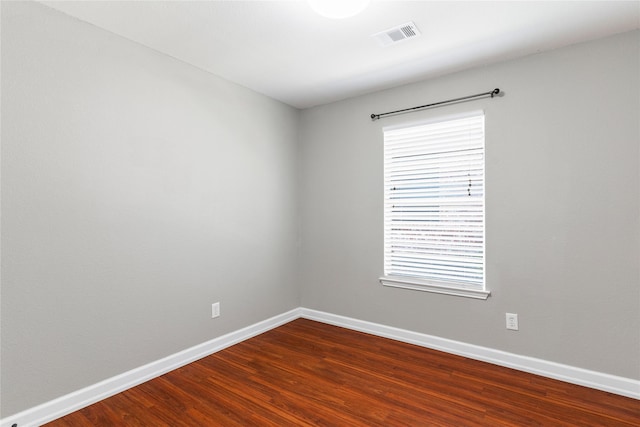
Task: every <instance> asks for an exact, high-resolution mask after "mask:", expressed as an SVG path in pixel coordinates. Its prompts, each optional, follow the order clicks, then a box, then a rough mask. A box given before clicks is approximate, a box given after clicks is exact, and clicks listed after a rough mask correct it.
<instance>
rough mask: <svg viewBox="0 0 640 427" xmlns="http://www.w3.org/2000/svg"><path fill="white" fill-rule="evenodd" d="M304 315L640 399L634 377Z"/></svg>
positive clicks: (320, 315) (378, 326)
mask: <svg viewBox="0 0 640 427" xmlns="http://www.w3.org/2000/svg"><path fill="white" fill-rule="evenodd" d="M301 317H303V318H305V319H310V320H316V321H318V322H323V323H328V324H330V325H335V326H342V327H344V328H348V329H353V330H356V331H360V332H366V333H369V334H372V335H377V336H380V337H385V338H391V339H393V340H397V341H402V342H406V343H410V344H416V345H419V346H422V347H427V348H431V349H434V350H440V351H444V352H447V353H452V354H457V355H459V356H464V357H468V358H470V359H475V360H481V361H483V362H489V363H493V364H494V365H499V366H505V367H507V368H513V369H517V370H519V371H524V372H529V373H532V374H536V375H541V376H543V377H548V378H553V379H557V380H560V381H565V382H568V383H571V384H577V385H581V386H585V387H590V388H594V389H597V390H602V391H607V392H609V393H615V394H619V395H622V396H627V397H631V398H634V399H640V381H638V380H632V379H630V378H624V377H618V376H615V375H610V374H605V373H602V372H596V371H590V370H587V369H582V368H576V367H574V366H569V365H563V364H560V363H555V362H549V361H547V360H542V359H536V358H534V357H528V356H521V355H518V354H513V353H507V352H506V351H501V350H494V349H491V348H487V347H480V346H477V345H473V344H466V343H463V342H459V341H453V340H449V339H445V338H440V337H435V336H432V335H427V334H422V333H418V332H412V331H407V330H404V329H399V328H394V327H391V326H385V325H381V324H377V323H371V322H366V321H363V320H357V319H352V318H350V317H344V316H338V315H335V314H331V313H325V312H322V311H317V310H311V309H308V308H301Z"/></svg>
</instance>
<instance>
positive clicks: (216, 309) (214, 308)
mask: <svg viewBox="0 0 640 427" xmlns="http://www.w3.org/2000/svg"><path fill="white" fill-rule="evenodd" d="M219 316H220V303H219V302H214V303H213V304H211V318H212V319H215V318H216V317H219Z"/></svg>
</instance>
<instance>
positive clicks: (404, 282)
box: [379, 110, 491, 300]
mask: <svg viewBox="0 0 640 427" xmlns="http://www.w3.org/2000/svg"><path fill="white" fill-rule="evenodd" d="M477 116H482V156H483V157H482V165H483V166H482V180H483V191H482V286H478V285H477V284H469V283H458V282H455V281H439V280H434V279H433V278H427V277H424V276H422V277H418V276H408V275H407V276H405V275H388V274H387V271H385V273H384V275H383V276H381V277H380V278H379V280H380V283H381V284H382V285H384V286H389V287H396V288H403V289H411V290H418V291H425V292H432V293H438V294H446V295H454V296H461V297H467V298H474V299H481V300H486V299H487V298H488V297H489V296H490V295H491V292H490V291H489V290H487V285H486V283H487V280H486V279H487V277H486V194H485V190H486V129H485V113H484V111H483V110H474V111H469V112H465V113H462V114H455V115H446V116H438V117H434V118H432V119H429V120H423V121H417V122H409V123H402V124H398V125H393V126H387V127H384V128H383V129H382V130H383V151H384V156H385V159H386V155H387V149H388V148H387V144H388V142H387V133H389V132H392V131H396V130H403V129H410V128H415V127H421V126H428V125H435V124H439V123H444V122H448V121H455V120H459V119H465V118H470V117H477ZM383 172H384V176H385V177H386V176H387V162H386V160H385V163H384V166H383ZM385 179H386V178H385ZM386 185H387V184H386V182H385V184H384V187H383V188H384V206H385V213H384V225H383V227H386V225H387V198H388V194H387V187H386ZM383 239H384V247H385V254H384V258H385V259H384V265H385V269H386V266H387V265H388V263H387V256H388V255H387V252H386V247H387V231H386V228H385V235H384V238H383Z"/></svg>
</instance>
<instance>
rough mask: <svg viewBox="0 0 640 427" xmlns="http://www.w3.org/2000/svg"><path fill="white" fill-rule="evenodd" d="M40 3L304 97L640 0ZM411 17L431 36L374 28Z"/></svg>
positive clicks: (301, 104)
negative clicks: (350, 9) (333, 14)
mask: <svg viewBox="0 0 640 427" xmlns="http://www.w3.org/2000/svg"><path fill="white" fill-rule="evenodd" d="M42 3H44V4H46V5H48V6H50V7H53V8H55V9H58V10H60V11H62V12H65V13H67V14H69V15H72V16H75V17H77V18H79V19H81V20H83V21H87V22H90V23H92V24H94V25H96V26H98V27H102V28H104V29H107V30H109V31H111V32H113V33H116V34H119V35H121V36H123V37H126V38H128V39H130V40H133V41H136V42H138V43H140V44H142V45H145V46H147V47H150V48H152V49H155V50H157V51H160V52H163V53H166V54H167V55H170V56H172V57H175V58H178V59H180V60H182V61H185V62H187V63H190V64H192V65H195V66H196V67H199V68H201V69H203V70H206V71H209V72H211V73H213V74H216V75H218V76H221V77H224V78H225V79H227V80H230V81H233V82H235V83H238V84H240V85H243V86H246V87H248V88H251V89H253V90H255V91H257V92H260V93H263V94H265V95H268V96H270V97H272V98H275V99H278V100H280V101H283V102H285V103H287V104H290V105H292V106H294V107H298V108H306V107H311V106H315V105H320V104H325V103H329V102H333V101H337V100H340V99H344V98H348V97H352V96H356V95H361V94H364V93H369V92H374V91H377V90H380V89H385V88H389V87H393V86H397V85H400V84H405V83H408V82H413V81H417V80H421V79H424V78H428V77H434V76H438V75H442V74H446V73H450V72H454V71H459V70H462V69H466V68H470V67H474V66H478V65H482V64H488V63H492V62H497V61H503V60H506V59H511V58H516V57H521V56H525V55H529V54H533V53H536V52H540V51H544V50H549V49H554V48H558V47H561V46H566V45H569V44H574V43H578V42H581V41H586V40H591V39H596V38H600V37H604V36H607V35H611V34H616V33H620V32H624V31H630V30H632V29H636V28H640V0H636V1H525V2H509V1H497V2H495V1H465V2H463V1H396V0H386V1H376V0H372V2H371V4H370V6H369V7H368V8H367V9H366V10H365V11H364V12H363V13H362V14H360V15H358V16H355V17H352V18H347V19H344V20H331V19H328V18H323V17H321V16H319V15H316V14H315V13H314V12H313V11H312V10H311V9H310V8H309V6H308V5H307V3H306V1H304V0H288V1H239V0H227V1H220V0H218V1H214V0H209V1H143V0H138V1H42ZM408 21H413V22H415V24H416V25H417V27H418V29H419V30H420V31H421V32H422V36H421V37H417V38H412V39H408V40H406V41H404V42H401V43H398V44H395V45H391V46H387V47H384V48H383V47H380V46H379V45H378V44H377V42H376V41H375V40H374V39H373V38H372V37H371V35H372V34H374V33H377V32H380V31H383V30H385V29H388V28H390V27H394V26H396V25H399V24H403V23H406V22H408Z"/></svg>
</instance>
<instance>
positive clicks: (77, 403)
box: [0, 307, 640, 427]
mask: <svg viewBox="0 0 640 427" xmlns="http://www.w3.org/2000/svg"><path fill="white" fill-rule="evenodd" d="M300 317H302V318H305V319H310V320H316V321H318V322H323V323H327V324H330V325H335V326H342V327H344V328H348V329H353V330H356V331H361V332H366V333H369V334H372V335H377V336H381V337H385V338H390V339H394V340H397V341H402V342H407V343H411V344H416V345H419V346H422V347H427V348H432V349H434V350H440V351H444V352H447V353H452V354H457V355H460V356H464V357H468V358H470V359H475V360H481V361H484V362H489V363H493V364H495V365H499V366H505V367H508V368H513V369H517V370H520V371H524V372H530V373H533V374H537V375H542V376H545V377H549V378H554V379H558V380H561V381H566V382H568V383H572V384H578V385H582V386H586V387H591V388H594V389H598V390H603V391H608V392H610V393H615V394H619V395H622V396H627V397H632V398H635V399H640V381H638V380H632V379H629V378H624V377H618V376H614V375H609V374H604V373H601V372H595V371H589V370H587V369H582V368H576V367H573V366H568V365H562V364H559V363H555V362H549V361H546V360H541V359H536V358H533V357H528V356H520V355H517V354H513V353H507V352H505V351H501V350H494V349H491V348H487V347H480V346H477V345H473V344H466V343H463V342H459V341H453V340H449V339H445V338H439V337H435V336H432V335H427V334H422V333H419V332H412V331H407V330H405V329H399V328H394V327H391V326H385V325H381V324H378V323H372V322H367V321H363V320H358V319H353V318H350V317H344V316H338V315H335V314H331V313H326V312H322V311H317V310H311V309H308V308H302V307H301V308H296V309H293V310H290V311H288V312H286V313H283V314H280V315H278V316H274V317H272V318H270V319H267V320H264V321H262V322H258V323H256V324H253V325H251V326H248V327H246V328H243V329H240V330H238V331H235V332H231V333H229V334H226V335H223V336H221V337H218V338H215V339H212V340H211V341H207V342H205V343H202V344H200V345H197V346H194V347H191V348H188V349H186V350H183V351H180V352H178V353H175V354H173V355H171V356H168V357H165V358H164V359H160V360H157V361H155V362H151V363H149V364H147V365H144V366H141V367H139V368H136V369H132V370H131V371H128V372H125V373H123V374H120V375H117V376H115V377H112V378H108V379H106V380H104V381H101V382H99V383H97V384H94V385H91V386H89V387H86V388H83V389H81V390H78V391H75V392H73V393H69V394H67V395H65V396H62V397H59V398H57V399H54V400H51V401H49V402H45V403H43V404H41V405H38V406H36V407H33V408H30V409H27V410H25V411H23V412H19V413H17V414H15V415H12V416H9V417H7V418H4V419H2V420H0V427H11V426H12V425H14V424H17V426H18V427H34V426H39V425H42V424H44V423H48V422H50V421H53V420H55V419H57V418H60V417H62V416H64V415H67V414H70V413H71V412H74V411H77V410H78V409H82V408H84V407H86V406H89V405H91V404H93V403H96V402H98V401H100V400H102V399H106V398H107V397H109V396H113V395H114V394H117V393H120V392H122V391H124V390H127V389H129V388H131V387H135V386H136V385H139V384H142V383H143V382H145V381H148V380H150V379H153V378H156V377H159V376H160V375H163V374H166V373H167V372H170V371H172V370H174V369H177V368H179V367H181V366H184V365H187V364H189V363H191V362H194V361H196V360H198V359H201V358H203V357H206V356H208V355H210V354H213V353H215V352H218V351H220V350H223V349H225V348H227V347H230V346H232V345H234V344H237V343H239V342H241V341H244V340H246V339H249V338H251V337H254V336H256V335H259V334H261V333H263V332H266V331H268V330H270V329H273V328H276V327H278V326H280V325H283V324H285V323H288V322H290V321H292V320H295V319H297V318H300Z"/></svg>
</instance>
